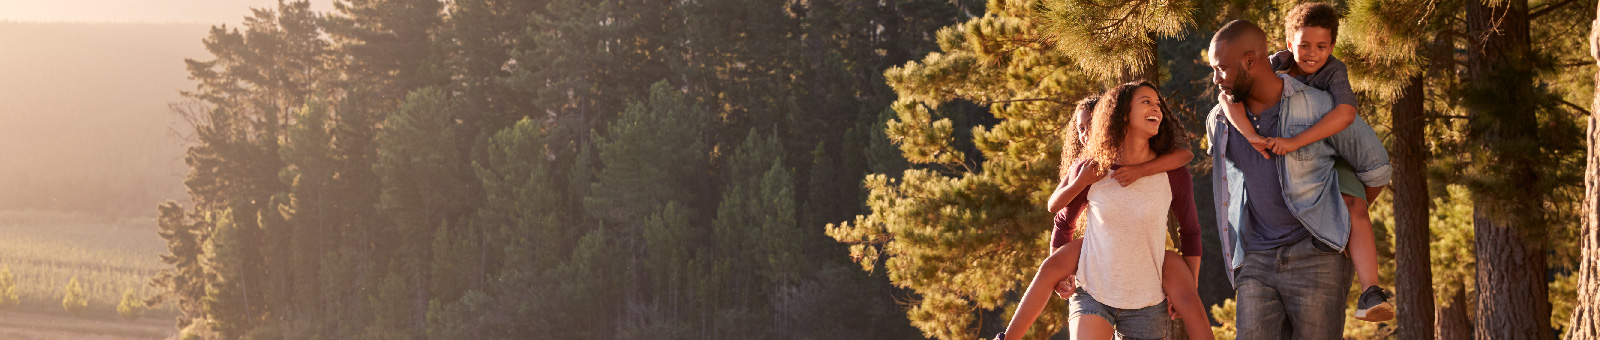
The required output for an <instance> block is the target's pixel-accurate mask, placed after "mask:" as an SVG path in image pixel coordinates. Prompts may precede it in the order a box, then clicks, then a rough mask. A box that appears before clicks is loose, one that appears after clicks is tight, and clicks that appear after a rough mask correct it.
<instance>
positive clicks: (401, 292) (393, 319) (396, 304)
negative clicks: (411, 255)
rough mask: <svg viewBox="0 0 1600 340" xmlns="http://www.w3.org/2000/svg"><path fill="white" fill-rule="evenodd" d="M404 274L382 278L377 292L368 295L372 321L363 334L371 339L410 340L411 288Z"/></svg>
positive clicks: (394, 274) (392, 274)
mask: <svg viewBox="0 0 1600 340" xmlns="http://www.w3.org/2000/svg"><path fill="white" fill-rule="evenodd" d="M406 281H407V279H406V278H405V277H404V274H397V273H391V274H389V275H386V276H384V278H383V281H382V282H380V283H379V284H378V290H377V291H376V292H373V293H372V294H370V295H368V297H367V299H368V301H367V305H368V306H370V307H371V308H372V315H373V320H372V324H371V325H370V326H368V328H367V329H366V331H365V333H366V334H367V336H368V337H370V338H373V339H412V338H413V336H412V335H413V334H415V332H410V331H408V330H410V329H412V328H413V327H412V322H411V319H412V314H413V313H412V312H411V310H412V307H411V303H410V300H411V298H410V297H411V287H410V285H408V284H407V282H406Z"/></svg>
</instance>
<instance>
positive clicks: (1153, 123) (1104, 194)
mask: <svg viewBox="0 0 1600 340" xmlns="http://www.w3.org/2000/svg"><path fill="white" fill-rule="evenodd" d="M1091 101H1092V100H1085V102H1080V110H1079V111H1080V117H1079V120H1080V121H1081V120H1083V117H1082V112H1083V111H1086V110H1083V108H1084V106H1086V105H1084V104H1086V103H1087V102H1091ZM1087 106H1093V107H1095V109H1094V112H1093V114H1092V117H1093V119H1092V122H1093V123H1092V124H1090V125H1089V126H1090V128H1089V129H1087V130H1088V131H1087V132H1088V133H1087V134H1086V135H1087V138H1082V136H1084V135H1085V134H1084V131H1083V130H1084V129H1083V128H1082V126H1083V125H1084V124H1081V123H1080V124H1077V125H1078V126H1080V128H1079V135H1080V139H1077V140H1074V139H1068V140H1066V144H1067V145H1066V146H1065V147H1064V150H1063V164H1071V165H1070V166H1066V165H1064V167H1063V174H1073V176H1071V181H1070V184H1068V183H1063V185H1062V186H1061V187H1060V188H1058V190H1057V192H1056V194H1055V195H1053V197H1052V198H1051V208H1052V211H1056V210H1060V209H1061V208H1062V207H1058V206H1059V205H1066V206H1065V208H1066V209H1065V210H1064V211H1061V215H1058V216H1057V218H1056V223H1057V227H1058V230H1057V231H1056V237H1055V238H1054V239H1055V241H1052V248H1053V249H1054V254H1052V255H1051V256H1050V257H1049V258H1048V259H1046V260H1045V262H1044V263H1043V264H1041V265H1040V266H1039V272H1038V274H1036V275H1035V276H1034V279H1033V282H1032V283H1031V284H1030V285H1029V286H1028V290H1027V291H1026V292H1025V293H1024V294H1023V298H1022V302H1021V303H1020V304H1019V305H1018V307H1017V312H1016V314H1015V315H1014V316H1013V317H1012V319H1011V323H1010V324H1009V325H1008V327H1007V328H1006V332H1003V333H1000V336H999V337H997V339H1007V340H1014V339H1020V338H1022V335H1023V334H1024V333H1026V332H1027V329H1028V328H1029V326H1031V325H1032V324H1033V322H1034V320H1035V319H1037V318H1038V316H1039V313H1040V312H1041V311H1042V310H1043V309H1044V305H1045V302H1047V300H1048V299H1049V294H1050V290H1051V288H1052V287H1054V286H1056V285H1057V283H1060V282H1062V281H1066V280H1068V279H1069V278H1074V279H1073V280H1071V281H1073V283H1075V284H1074V286H1076V287H1075V288H1074V289H1073V291H1072V292H1071V293H1065V294H1063V295H1064V296H1066V295H1070V296H1071V297H1070V298H1068V299H1069V300H1070V304H1071V316H1070V317H1069V319H1070V320H1071V321H1070V322H1071V332H1072V334H1073V337H1074V338H1075V339H1111V338H1112V336H1113V334H1114V333H1116V334H1121V335H1122V338H1124V339H1159V338H1164V337H1166V331H1167V328H1168V325H1169V324H1168V322H1169V315H1170V310H1169V309H1168V307H1167V302H1168V301H1169V300H1170V301H1171V302H1172V306H1173V309H1176V310H1177V311H1178V314H1181V315H1183V316H1185V318H1184V324H1185V327H1186V329H1187V330H1188V332H1189V333H1190V336H1191V337H1193V338H1198V339H1210V338H1211V332H1210V324H1209V321H1208V319H1207V318H1206V316H1205V310H1204V308H1203V307H1202V306H1201V304H1200V299H1199V297H1198V295H1197V294H1196V286H1195V282H1196V278H1197V277H1196V275H1197V273H1199V266H1200V242H1199V241H1200V226H1199V222H1198V217H1196V215H1195V209H1194V198H1193V190H1192V188H1191V185H1190V183H1191V182H1190V175H1189V172H1188V169H1187V168H1184V167H1182V164H1185V163H1187V162H1188V160H1189V159H1192V158H1193V157H1194V156H1193V153H1190V152H1188V150H1186V149H1184V147H1183V146H1184V145H1185V144H1184V141H1183V137H1184V136H1183V131H1182V128H1181V127H1180V126H1179V125H1178V122H1176V121H1175V120H1172V119H1170V118H1171V114H1170V111H1169V110H1168V109H1167V108H1166V106H1165V105H1163V103H1162V101H1161V96H1160V94H1158V93H1157V92H1156V89H1155V86H1154V85H1151V84H1149V83H1147V82H1135V83H1128V84H1123V85H1120V86H1117V87H1115V88H1112V89H1110V90H1108V91H1106V92H1105V94H1103V95H1101V96H1099V100H1098V104H1089V105H1087ZM1074 142H1076V143H1074ZM1161 168H1168V169H1165V170H1162V171H1158V172H1154V173H1153V174H1148V176H1146V173H1143V172H1141V170H1142V171H1148V170H1144V169H1161ZM1136 169H1137V170H1136ZM1119 173H1122V174H1123V175H1122V176H1119V175H1118V174H1119ZM1128 173H1135V174H1136V175H1128ZM1108 174H1109V176H1107V175H1108ZM1064 177H1065V176H1064ZM1080 192H1081V193H1084V195H1082V196H1079V193H1080ZM1062 202H1071V204H1066V203H1062ZM1085 210H1086V212H1087V213H1088V218H1087V221H1088V226H1087V227H1086V228H1085V232H1084V238H1082V239H1079V240H1074V241H1072V242H1064V241H1065V239H1064V238H1070V235H1071V231H1070V229H1071V223H1073V222H1074V220H1076V216H1077V214H1078V213H1079V212H1080V211H1085ZM1169 212H1171V213H1173V215H1174V216H1176V217H1177V218H1178V221H1179V224H1180V227H1179V234H1180V235H1181V236H1180V237H1179V239H1180V241H1179V245H1180V248H1181V249H1180V250H1182V251H1183V254H1182V255H1181V256H1180V255H1178V254H1177V253H1173V252H1170V251H1167V250H1166V238H1167V232H1166V230H1167V216H1168V213H1169ZM1063 224H1065V227H1066V229H1067V231H1066V232H1065V233H1063V232H1062V230H1061V228H1062V227H1063Z"/></svg>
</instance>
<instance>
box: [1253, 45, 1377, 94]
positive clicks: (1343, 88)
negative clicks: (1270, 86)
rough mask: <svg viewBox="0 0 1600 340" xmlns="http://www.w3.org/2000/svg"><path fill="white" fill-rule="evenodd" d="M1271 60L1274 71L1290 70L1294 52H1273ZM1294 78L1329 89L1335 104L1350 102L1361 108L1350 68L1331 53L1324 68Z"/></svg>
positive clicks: (1324, 89) (1316, 86) (1312, 85)
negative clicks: (1351, 82) (1351, 85)
mask: <svg viewBox="0 0 1600 340" xmlns="http://www.w3.org/2000/svg"><path fill="white" fill-rule="evenodd" d="M1271 60H1272V69H1273V70H1274V71H1288V70H1289V67H1290V66H1293V65H1294V53H1291V52H1289V51H1278V53H1273V54H1272V59H1271ZM1294 80H1299V81H1300V82H1301V83H1305V84H1306V85H1309V86H1311V87H1315V88H1317V89H1318V90H1323V91H1328V94H1329V95H1332V96H1333V106H1339V104H1348V105H1350V107H1355V108H1360V106H1357V105H1356V104H1358V103H1360V101H1359V100H1358V99H1356V91H1355V90H1353V89H1351V88H1350V69H1349V68H1348V67H1346V66H1345V64H1344V62H1343V61H1339V58H1335V57H1334V56H1333V55H1331V54H1330V55H1328V60H1327V62H1326V63H1324V64H1323V65H1322V69H1320V70H1317V73H1312V74H1309V75H1306V76H1304V77H1294Z"/></svg>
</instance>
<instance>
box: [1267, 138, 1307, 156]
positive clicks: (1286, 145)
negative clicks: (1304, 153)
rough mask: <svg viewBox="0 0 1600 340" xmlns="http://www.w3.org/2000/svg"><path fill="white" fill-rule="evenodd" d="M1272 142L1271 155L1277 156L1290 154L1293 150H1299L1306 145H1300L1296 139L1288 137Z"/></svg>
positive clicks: (1275, 139)
mask: <svg viewBox="0 0 1600 340" xmlns="http://www.w3.org/2000/svg"><path fill="white" fill-rule="evenodd" d="M1273 141H1274V143H1272V153H1275V154H1279V155H1287V154H1289V153H1290V152H1294V151H1295V150H1300V148H1302V147H1305V146H1306V144H1308V143H1301V142H1300V141H1299V140H1298V138H1294V137H1290V138H1274V139H1273Z"/></svg>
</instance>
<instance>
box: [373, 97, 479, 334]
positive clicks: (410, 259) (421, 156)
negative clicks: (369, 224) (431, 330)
mask: <svg viewBox="0 0 1600 340" xmlns="http://www.w3.org/2000/svg"><path fill="white" fill-rule="evenodd" d="M452 108H453V106H452V102H451V101H450V100H449V99H448V98H447V97H446V96H445V94H444V92H443V91H442V90H440V89H439V88H436V87H427V88H423V89H420V90H417V91H416V92H412V93H411V94H409V95H407V98H406V102H405V104H404V105H403V106H402V107H401V108H400V110H398V111H395V112H394V113H392V114H390V115H389V116H388V117H386V118H385V119H384V122H383V127H384V129H383V130H382V132H381V134H380V135H379V136H378V138H377V149H378V154H377V158H376V162H375V163H374V164H373V165H372V171H373V173H375V174H377V175H378V178H379V179H380V180H381V181H382V185H383V186H382V194H381V196H380V203H379V205H380V209H381V211H382V213H383V215H384V217H386V219H387V220H389V221H391V222H392V223H393V225H394V226H393V229H392V230H388V231H385V232H384V234H383V235H385V236H382V237H383V238H384V239H381V242H382V243H380V245H379V246H380V247H394V254H395V257H394V261H395V262H394V264H395V266H394V268H391V269H392V270H399V271H401V273H398V274H399V275H397V277H399V278H404V280H405V281H404V282H403V284H404V285H406V287H409V288H408V289H410V291H411V293H410V294H409V295H410V299H409V300H410V301H411V303H410V304H409V305H408V306H407V307H406V308H405V309H404V310H405V311H408V312H407V313H409V314H410V315H412V318H411V319H410V320H411V321H410V322H405V323H399V324H397V325H403V326H405V328H402V329H403V330H412V331H417V332H420V331H422V330H423V329H422V328H423V326H424V323H425V322H426V312H427V298H426V296H427V294H426V293H427V290H428V287H429V286H430V284H429V283H428V280H429V279H430V278H431V275H429V273H428V270H429V268H430V263H431V260H432V259H433V255H432V253H431V251H430V250H431V248H432V247H431V245H432V243H433V239H434V232H435V230H436V228H437V227H438V226H439V225H441V224H443V223H445V222H446V221H451V220H454V219H456V218H459V217H461V214H462V213H463V210H464V209H465V207H464V206H463V205H464V200H465V199H464V198H463V196H462V194H463V193H462V190H463V189H462V187H463V186H464V183H465V182H464V179H465V178H464V176H463V175H464V172H465V171H463V170H464V169H462V167H463V166H464V165H465V164H463V162H461V161H460V156H459V153H458V152H457V151H456V146H455V142H456V137H455V132H456V131H455V125H456V123H455V119H454V114H453V111H452ZM392 277H396V276H392ZM385 284H388V283H387V282H385ZM385 299H387V297H386V298H385ZM390 312H393V311H390ZM386 313H389V312H386ZM395 313H398V312H395ZM392 321H398V320H392Z"/></svg>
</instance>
